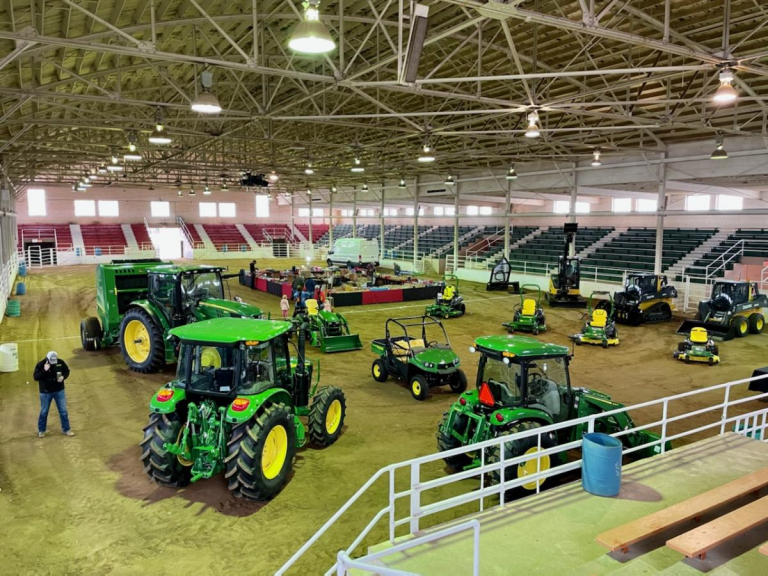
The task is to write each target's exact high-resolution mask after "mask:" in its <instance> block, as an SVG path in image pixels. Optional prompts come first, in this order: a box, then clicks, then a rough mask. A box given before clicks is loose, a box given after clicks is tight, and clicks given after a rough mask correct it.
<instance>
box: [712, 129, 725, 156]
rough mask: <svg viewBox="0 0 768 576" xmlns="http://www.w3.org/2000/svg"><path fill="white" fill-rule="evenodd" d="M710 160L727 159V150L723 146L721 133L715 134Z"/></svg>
mask: <svg viewBox="0 0 768 576" xmlns="http://www.w3.org/2000/svg"><path fill="white" fill-rule="evenodd" d="M709 158H710V160H727V159H728V152H726V151H725V148H723V135H722V134H718V135H717V136H715V150H714V152H712V155H711V156H710V157H709Z"/></svg>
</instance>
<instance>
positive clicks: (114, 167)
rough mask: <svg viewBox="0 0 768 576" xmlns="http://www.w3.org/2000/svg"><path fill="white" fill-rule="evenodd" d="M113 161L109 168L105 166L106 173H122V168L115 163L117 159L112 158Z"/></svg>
mask: <svg viewBox="0 0 768 576" xmlns="http://www.w3.org/2000/svg"><path fill="white" fill-rule="evenodd" d="M113 160H115V161H114V162H112V164H110V165H109V166H107V171H108V172H122V171H123V167H122V166H121V165H120V164H118V163H117V161H116V160H117V159H116V158H114V159H113Z"/></svg>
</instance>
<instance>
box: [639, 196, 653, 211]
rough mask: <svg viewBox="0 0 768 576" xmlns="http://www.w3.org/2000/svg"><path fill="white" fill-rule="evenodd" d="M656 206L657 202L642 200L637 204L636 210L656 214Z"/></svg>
mask: <svg viewBox="0 0 768 576" xmlns="http://www.w3.org/2000/svg"><path fill="white" fill-rule="evenodd" d="M656 206H657V204H656V200H650V199H648V198H640V199H638V200H637V202H636V203H635V208H636V209H637V211H638V212H656Z"/></svg>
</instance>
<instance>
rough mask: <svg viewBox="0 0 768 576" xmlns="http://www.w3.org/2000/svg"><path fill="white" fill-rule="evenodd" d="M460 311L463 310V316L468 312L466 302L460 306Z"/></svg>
mask: <svg viewBox="0 0 768 576" xmlns="http://www.w3.org/2000/svg"><path fill="white" fill-rule="evenodd" d="M459 312H461V315H462V316H464V314H466V313H467V307H466V306H465V305H464V303H462V304H461V305H460V306H459Z"/></svg>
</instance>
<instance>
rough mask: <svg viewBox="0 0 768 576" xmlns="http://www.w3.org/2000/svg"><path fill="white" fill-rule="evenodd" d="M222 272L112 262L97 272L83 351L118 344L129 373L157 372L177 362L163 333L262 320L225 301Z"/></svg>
mask: <svg viewBox="0 0 768 576" xmlns="http://www.w3.org/2000/svg"><path fill="white" fill-rule="evenodd" d="M225 271H226V269H225V268H220V267H217V266H205V265H194V266H190V265H185V266H179V265H175V264H171V263H169V262H161V261H159V260H143V261H135V262H134V261H130V262H129V261H113V262H112V263H111V264H99V266H98V267H97V268H96V308H97V314H98V317H94V316H89V317H87V318H83V320H82V321H81V322H80V340H81V342H82V344H83V348H85V349H86V350H98V349H99V348H105V347H107V346H114V345H117V344H118V343H119V344H120V349H121V350H122V353H123V358H125V362H126V364H128V367H129V368H130V369H131V370H135V371H136V372H142V373H148V372H157V371H158V370H160V369H161V368H162V367H163V365H164V364H165V363H166V362H175V361H176V347H175V345H174V344H173V342H172V341H170V340H168V339H167V335H168V331H169V330H171V329H172V328H176V327H178V326H184V325H186V324H189V323H191V322H198V321H200V320H207V319H210V318H219V317H227V316H236V317H243V318H262V317H263V313H262V311H261V310H260V309H259V308H257V307H255V306H250V305H248V304H243V303H240V302H232V301H230V300H225V299H224V280H225V279H226V278H228V277H229V276H227V275H225V274H224V272H225Z"/></svg>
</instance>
